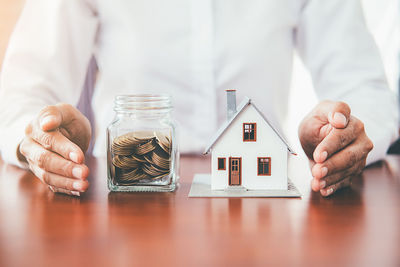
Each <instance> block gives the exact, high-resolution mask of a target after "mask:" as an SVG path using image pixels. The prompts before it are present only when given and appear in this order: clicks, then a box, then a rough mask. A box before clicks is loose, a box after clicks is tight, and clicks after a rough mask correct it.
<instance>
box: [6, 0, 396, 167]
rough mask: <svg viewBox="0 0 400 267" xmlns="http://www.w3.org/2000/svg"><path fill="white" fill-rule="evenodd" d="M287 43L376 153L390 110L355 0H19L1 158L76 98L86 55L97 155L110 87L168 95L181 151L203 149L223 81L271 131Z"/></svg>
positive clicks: (391, 130) (214, 123) (391, 118)
mask: <svg viewBox="0 0 400 267" xmlns="http://www.w3.org/2000/svg"><path fill="white" fill-rule="evenodd" d="M294 49H297V51H298V52H299V54H300V56H301V58H302V60H303V61H304V63H305V65H306V66H307V68H308V69H309V70H310V72H311V74H312V77H313V82H314V86H315V90H316V93H317V95H318V97H319V98H320V99H331V100H340V101H344V102H346V103H348V104H349V105H350V106H351V109H352V114H353V115H354V116H357V117H358V118H359V119H361V120H362V121H363V122H364V123H365V128H366V132H367V135H368V136H369V137H370V138H371V140H372V141H373V143H374V145H375V148H374V149H373V151H372V152H371V153H370V155H369V157H368V162H372V161H375V160H379V159H381V158H382V157H383V156H384V155H385V152H386V149H387V148H388V146H389V144H390V142H391V141H392V140H394V138H395V137H396V135H397V134H396V133H397V116H398V115H397V106H396V100H395V97H394V96H393V95H392V93H391V92H390V90H389V89H388V86H387V82H386V79H385V75H384V72H383V68H382V64H381V60H380V57H379V54H378V50H377V48H376V46H375V44H374V42H373V40H372V38H371V36H370V34H369V32H368V31H367V29H366V26H365V23H364V19H363V15H362V9H361V6H360V3H359V1H358V0H329V1H321V0H309V1H307V0H303V1H302V0H279V1H276V0H252V1H244V0H170V1H162V0H149V1H137V0H131V1H124V0H115V1H109V0H27V3H26V6H25V8H24V10H23V13H22V15H21V17H20V20H19V21H18V23H17V26H16V28H15V30H14V33H13V35H12V38H11V41H10V44H9V48H8V51H7V53H6V58H5V61H4V65H3V66H4V68H3V71H2V76H1V92H0V94H1V95H0V101H1V106H0V130H1V132H0V135H1V136H0V137H1V139H0V145H1V147H0V149H1V151H2V157H3V159H4V160H5V161H7V162H9V163H13V164H17V165H20V163H19V162H18V159H17V157H16V149H17V147H18V144H19V142H20V141H21V140H22V138H23V136H24V128H25V126H26V125H27V124H28V123H29V121H31V120H32V119H33V118H34V117H35V116H37V114H38V112H39V111H40V110H41V109H42V108H43V107H44V106H46V105H53V104H56V103H58V102H66V103H70V104H73V105H76V104H77V102H78V100H79V97H80V95H81V90H82V86H83V82H84V79H85V75H86V70H87V66H88V63H89V60H90V58H91V57H92V55H94V56H95V58H96V60H97V62H98V65H99V72H100V74H99V77H98V81H97V84H96V90H95V93H94V96H93V99H92V105H93V109H94V114H95V122H94V124H95V132H96V136H95V140H96V145H95V148H94V155H96V156H100V155H104V154H105V152H106V145H105V144H106V141H105V137H106V135H105V131H106V128H107V125H108V124H109V123H110V122H111V120H112V119H113V116H114V112H113V98H114V96H116V95H119V94H135V93H143V92H154V93H157V92H160V93H161V92H167V93H170V94H171V95H172V96H173V99H174V103H175V118H176V120H177V121H178V122H179V123H180V143H181V145H180V148H181V151H182V152H200V151H202V150H203V148H204V146H205V144H206V143H207V142H208V141H209V139H210V137H211V136H212V135H213V134H214V133H215V131H216V129H217V128H218V126H219V125H220V123H221V122H222V121H223V120H225V117H226V110H225V107H226V104H225V101H226V100H225V91H224V90H225V89H228V88H235V89H237V90H238V91H237V94H238V101H240V100H241V99H242V98H243V97H244V96H248V97H250V98H252V99H253V100H254V101H255V103H256V104H257V106H258V107H260V109H261V110H262V112H263V113H264V114H265V115H266V116H267V117H268V118H269V119H270V120H271V122H272V123H273V124H274V125H275V126H276V127H278V128H279V126H280V125H281V123H280V122H282V121H283V120H284V119H285V118H286V116H287V109H288V93H289V86H290V77H291V68H292V60H293V52H294ZM299 101H301V99H299Z"/></svg>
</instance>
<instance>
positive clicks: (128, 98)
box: [114, 94, 172, 119]
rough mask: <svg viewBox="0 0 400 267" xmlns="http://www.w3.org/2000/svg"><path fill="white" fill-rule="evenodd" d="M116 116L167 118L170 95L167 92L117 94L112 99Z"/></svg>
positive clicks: (169, 108)
mask: <svg viewBox="0 0 400 267" xmlns="http://www.w3.org/2000/svg"><path fill="white" fill-rule="evenodd" d="M114 104H115V105H114V110H115V112H116V113H117V116H130V117H132V116H134V117H138V118H153V119H157V118H168V117H170V115H171V111H172V104H171V96H170V95H167V94H159V95H153V94H138V95H119V96H116V97H115V100H114Z"/></svg>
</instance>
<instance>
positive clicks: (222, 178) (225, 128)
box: [204, 90, 295, 190]
mask: <svg viewBox="0 0 400 267" xmlns="http://www.w3.org/2000/svg"><path fill="white" fill-rule="evenodd" d="M227 103H228V105H227V106H228V111H227V114H228V116H227V117H228V118H227V121H226V122H225V123H224V124H223V125H222V126H221V128H220V129H219V131H218V132H217V134H216V136H215V137H214V138H213V139H212V141H211V143H210V145H209V146H208V147H207V148H206V150H205V152H204V154H207V153H209V152H210V151H211V153H212V159H211V160H212V163H211V189H212V190H229V189H246V190H271V189H273V190H275V189H276V190H287V189H288V178H287V162H288V155H289V153H292V154H295V153H294V151H293V150H292V149H291V148H290V147H289V145H288V144H287V142H286V141H285V140H284V138H283V137H282V136H281V135H280V134H279V133H278V131H277V130H276V129H275V128H274V127H273V126H272V125H271V124H270V123H269V122H268V120H267V118H266V117H265V116H264V115H263V114H262V113H261V112H260V110H259V109H258V108H257V107H256V106H255V105H254V103H253V102H252V100H251V99H249V98H246V99H244V100H243V101H242V103H241V104H240V105H239V106H238V108H236V92H235V90H227Z"/></svg>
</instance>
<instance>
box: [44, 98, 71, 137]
mask: <svg viewBox="0 0 400 267" xmlns="http://www.w3.org/2000/svg"><path fill="white" fill-rule="evenodd" d="M75 115H76V114H75V108H74V107H72V106H71V105H68V104H57V105H55V106H47V107H45V108H44V109H42V110H41V111H40V113H39V118H38V122H39V125H40V128H41V129H42V130H43V131H51V130H55V129H57V128H58V127H60V126H61V125H63V124H68V123H69V122H71V120H73V119H74V118H75Z"/></svg>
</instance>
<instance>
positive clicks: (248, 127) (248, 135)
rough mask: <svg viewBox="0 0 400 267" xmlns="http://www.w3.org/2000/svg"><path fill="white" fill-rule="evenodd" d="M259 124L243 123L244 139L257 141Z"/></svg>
mask: <svg viewBox="0 0 400 267" xmlns="http://www.w3.org/2000/svg"><path fill="white" fill-rule="evenodd" d="M256 132H257V124H255V123H243V141H245V142H247V141H256V139H257V136H256Z"/></svg>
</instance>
